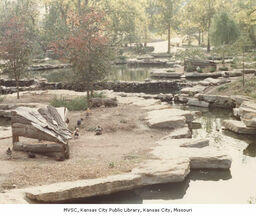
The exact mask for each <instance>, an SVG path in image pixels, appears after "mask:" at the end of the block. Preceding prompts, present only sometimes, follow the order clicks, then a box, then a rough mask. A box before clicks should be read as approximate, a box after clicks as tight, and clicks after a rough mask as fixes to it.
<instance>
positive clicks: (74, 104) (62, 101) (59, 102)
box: [50, 97, 88, 111]
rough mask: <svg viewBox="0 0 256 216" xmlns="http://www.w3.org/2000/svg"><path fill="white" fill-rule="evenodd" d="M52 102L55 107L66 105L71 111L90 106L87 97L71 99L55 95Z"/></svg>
mask: <svg viewBox="0 0 256 216" xmlns="http://www.w3.org/2000/svg"><path fill="white" fill-rule="evenodd" d="M50 104H51V105H52V106H54V107H66V108H68V110H70V111H80V110H86V109H87V108H88V104H87V99H86V97H76V98H74V99H71V100H69V99H66V98H64V97H60V98H58V97H54V98H53V99H52V100H51V102H50Z"/></svg>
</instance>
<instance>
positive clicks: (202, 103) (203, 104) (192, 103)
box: [187, 98, 210, 108]
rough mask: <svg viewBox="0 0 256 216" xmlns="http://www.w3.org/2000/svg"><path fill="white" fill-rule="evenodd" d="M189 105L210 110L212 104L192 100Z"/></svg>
mask: <svg viewBox="0 0 256 216" xmlns="http://www.w3.org/2000/svg"><path fill="white" fill-rule="evenodd" d="M187 105H189V106H196V107H203V108H208V107H209V105H210V104H209V103H208V102H205V101H200V100H198V99H196V98H190V99H189V100H188V103H187Z"/></svg>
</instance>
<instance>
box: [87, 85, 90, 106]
mask: <svg viewBox="0 0 256 216" xmlns="http://www.w3.org/2000/svg"><path fill="white" fill-rule="evenodd" d="M87 104H88V106H89V107H90V90H89V88H88V89H87Z"/></svg>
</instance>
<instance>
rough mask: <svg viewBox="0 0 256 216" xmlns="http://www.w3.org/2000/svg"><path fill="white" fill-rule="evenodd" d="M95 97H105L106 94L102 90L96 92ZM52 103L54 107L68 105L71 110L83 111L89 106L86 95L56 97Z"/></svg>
mask: <svg viewBox="0 0 256 216" xmlns="http://www.w3.org/2000/svg"><path fill="white" fill-rule="evenodd" d="M93 97H94V98H105V97H106V96H105V95H104V94H103V93H102V92H100V93H97V92H94V94H93ZM50 104H51V105H52V106H54V107H66V108H68V110H70V111H81V110H86V109H87V108H88V103H87V98H86V97H75V98H73V99H67V98H64V97H54V98H53V99H52V100H51V101H50Z"/></svg>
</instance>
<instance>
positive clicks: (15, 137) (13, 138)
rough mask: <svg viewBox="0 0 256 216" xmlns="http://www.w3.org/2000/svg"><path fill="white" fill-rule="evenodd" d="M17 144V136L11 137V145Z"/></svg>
mask: <svg viewBox="0 0 256 216" xmlns="http://www.w3.org/2000/svg"><path fill="white" fill-rule="evenodd" d="M17 142H19V136H15V135H12V144H13V146H14V144H15V143H17Z"/></svg>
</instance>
